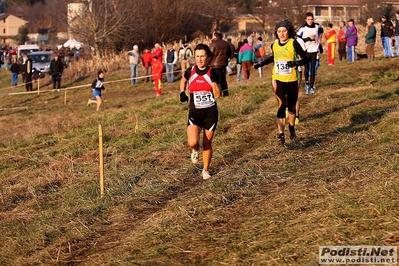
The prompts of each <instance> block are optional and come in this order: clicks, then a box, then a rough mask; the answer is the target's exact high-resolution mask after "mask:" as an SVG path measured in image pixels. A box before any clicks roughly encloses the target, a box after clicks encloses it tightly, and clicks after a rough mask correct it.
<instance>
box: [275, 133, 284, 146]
mask: <svg viewBox="0 0 399 266" xmlns="http://www.w3.org/2000/svg"><path fill="white" fill-rule="evenodd" d="M277 142H278V144H279V145H281V146H284V143H285V138H284V133H280V134H278V136H277Z"/></svg>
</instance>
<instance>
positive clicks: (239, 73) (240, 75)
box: [234, 41, 244, 82]
mask: <svg viewBox="0 0 399 266" xmlns="http://www.w3.org/2000/svg"><path fill="white" fill-rule="evenodd" d="M243 45H244V43H243V42H242V41H239V42H238V45H237V49H236V51H235V53H234V57H235V58H236V60H237V66H236V67H237V73H236V77H237V82H241V81H242V80H243V79H244V73H243V71H242V66H241V63H239V62H238V52H239V51H240V49H241V47H242V46H243Z"/></svg>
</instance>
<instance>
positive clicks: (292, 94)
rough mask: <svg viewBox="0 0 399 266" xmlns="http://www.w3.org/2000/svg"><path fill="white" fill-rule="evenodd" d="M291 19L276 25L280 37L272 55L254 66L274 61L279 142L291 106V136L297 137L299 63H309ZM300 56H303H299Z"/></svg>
mask: <svg viewBox="0 0 399 266" xmlns="http://www.w3.org/2000/svg"><path fill="white" fill-rule="evenodd" d="M291 25H292V24H291V23H290V22H289V21H286V20H284V21H280V22H279V23H277V25H276V31H275V35H276V37H277V40H275V41H274V43H273V44H272V55H271V56H269V57H267V58H266V59H265V60H264V61H262V62H261V63H260V64H256V65H255V69H258V68H259V67H261V66H263V65H267V64H270V63H274V65H273V69H272V81H273V90H274V93H275V95H276V97H277V102H278V110H277V119H276V123H277V128H278V136H277V138H278V143H279V144H280V145H284V143H285V137H284V127H285V120H286V114H285V110H286V108H287V107H288V120H289V126H288V129H289V132H290V139H294V138H296V134H295V114H296V110H295V108H296V107H295V105H296V102H297V99H298V88H299V87H298V80H299V72H298V71H297V67H298V66H302V65H305V64H307V63H308V57H307V56H306V53H305V52H304V51H303V49H302V46H301V45H300V44H299V43H298V41H297V40H296V39H295V31H294V28H293V27H292V26H291ZM298 57H300V58H301V59H299V58H298Z"/></svg>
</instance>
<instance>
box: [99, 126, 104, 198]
mask: <svg viewBox="0 0 399 266" xmlns="http://www.w3.org/2000/svg"><path fill="white" fill-rule="evenodd" d="M98 143H99V156H100V195H101V198H102V197H103V196H104V154H103V129H102V126H101V125H98Z"/></svg>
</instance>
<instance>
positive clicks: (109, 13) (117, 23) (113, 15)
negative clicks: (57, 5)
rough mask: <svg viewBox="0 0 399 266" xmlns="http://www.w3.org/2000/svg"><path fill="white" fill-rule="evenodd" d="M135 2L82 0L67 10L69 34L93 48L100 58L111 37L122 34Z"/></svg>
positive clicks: (126, 0) (128, 0)
mask: <svg viewBox="0 0 399 266" xmlns="http://www.w3.org/2000/svg"><path fill="white" fill-rule="evenodd" d="M134 2H135V1H130V0H83V1H80V2H79V3H76V6H75V7H76V8H75V9H73V10H69V12H70V13H69V18H68V20H69V33H70V34H71V35H72V36H74V37H75V38H78V39H79V40H80V41H83V42H84V43H86V44H88V45H90V46H91V47H93V48H94V54H95V56H96V57H98V58H101V57H102V55H103V52H104V50H105V49H106V48H107V47H108V46H113V45H112V43H113V40H112V39H111V37H113V36H115V35H116V34H117V33H123V32H124V30H126V29H127V28H128V26H129V21H130V18H131V15H132V14H131V13H130V11H131V10H132V9H133V6H134Z"/></svg>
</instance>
